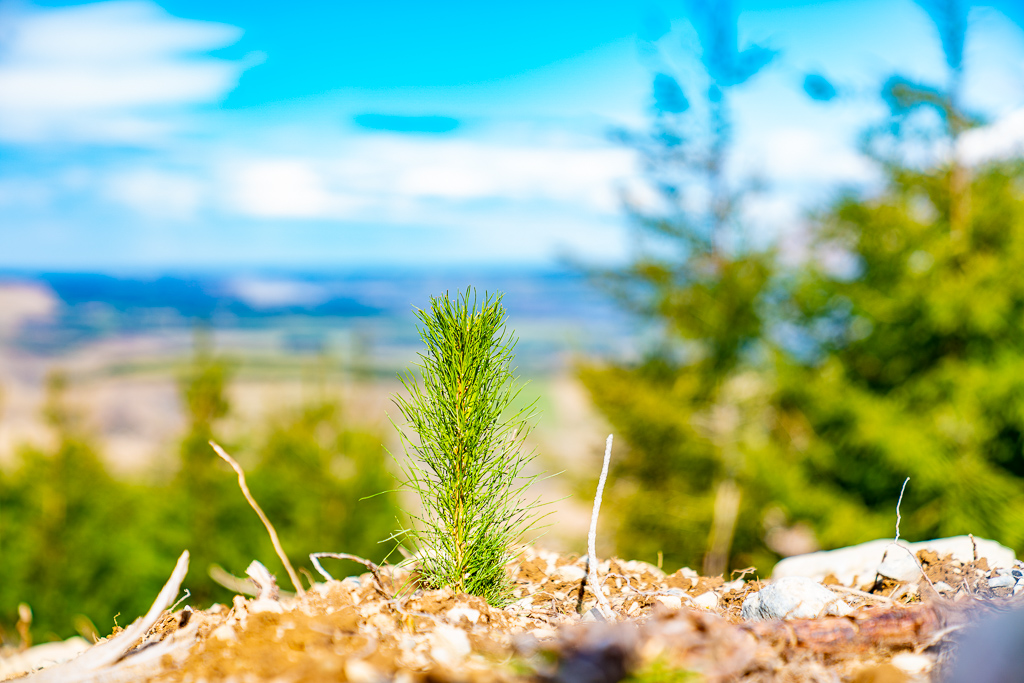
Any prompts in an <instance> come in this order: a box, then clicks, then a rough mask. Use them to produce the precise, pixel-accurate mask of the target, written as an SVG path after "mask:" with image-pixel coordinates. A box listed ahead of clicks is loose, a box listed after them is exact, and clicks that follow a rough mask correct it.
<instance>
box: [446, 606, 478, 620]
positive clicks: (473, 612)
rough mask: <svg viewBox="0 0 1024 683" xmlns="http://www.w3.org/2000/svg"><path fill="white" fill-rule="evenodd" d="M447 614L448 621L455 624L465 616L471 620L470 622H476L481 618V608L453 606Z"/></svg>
mask: <svg viewBox="0 0 1024 683" xmlns="http://www.w3.org/2000/svg"><path fill="white" fill-rule="evenodd" d="M446 616H447V617H448V621H450V622H452V623H453V624H457V623H459V621H461V620H462V618H463V617H465V618H466V619H468V620H469V623H471V624H475V623H476V622H477V621H478V620H479V619H480V610H478V609H473V608H472V607H452V608H451V609H450V610H448V612H447V614H446Z"/></svg>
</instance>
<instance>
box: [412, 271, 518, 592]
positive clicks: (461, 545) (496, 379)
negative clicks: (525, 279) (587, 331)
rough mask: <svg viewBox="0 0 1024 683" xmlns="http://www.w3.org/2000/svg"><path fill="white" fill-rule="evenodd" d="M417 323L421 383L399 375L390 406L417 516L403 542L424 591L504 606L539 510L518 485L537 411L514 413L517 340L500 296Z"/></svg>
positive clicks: (451, 306)
mask: <svg viewBox="0 0 1024 683" xmlns="http://www.w3.org/2000/svg"><path fill="white" fill-rule="evenodd" d="M416 315H417V317H418V318H419V323H420V325H419V333H420V338H421V339H422V341H423V343H424V344H425V345H426V350H425V351H424V352H423V353H421V354H420V363H419V364H418V366H417V367H418V368H419V370H420V373H419V374H420V376H421V377H420V378H419V379H418V378H417V377H416V376H415V375H414V374H413V372H412V371H408V372H406V373H405V374H404V375H401V376H400V377H401V380H402V383H403V385H404V386H405V389H406V391H407V393H408V396H396V397H395V403H396V404H397V406H398V408H399V410H401V413H402V415H403V417H404V418H405V420H406V426H407V427H408V433H407V432H406V431H404V430H402V429H399V433H400V434H401V436H402V442H403V446H404V447H405V452H406V455H407V458H406V460H405V462H404V464H403V465H402V469H403V474H404V479H405V480H404V482H403V485H404V486H407V487H409V488H410V489H412V490H413V491H415V492H416V493H417V494H418V496H419V499H420V502H421V508H422V511H421V512H420V513H419V514H410V515H409V516H410V517H411V518H412V520H413V525H412V527H413V528H411V529H408V530H405V531H404V532H403V533H404V534H405V536H406V538H407V539H408V541H410V542H411V545H412V546H413V547H414V549H415V551H416V552H417V555H418V561H419V572H420V577H421V580H422V582H423V583H424V585H426V586H428V587H431V588H440V587H443V586H449V587H451V588H453V589H454V590H455V591H457V592H462V593H469V594H471V595H477V596H480V597H482V598H484V599H485V600H487V602H489V603H490V604H492V605H503V604H506V603H507V602H508V601H509V600H510V596H511V585H510V582H509V579H508V576H507V574H506V572H505V565H506V563H507V562H508V561H509V560H510V559H512V557H513V547H514V544H515V543H516V542H517V541H518V540H519V538H520V536H521V535H522V534H523V533H524V532H525V531H526V530H527V529H529V528H530V526H531V524H532V522H533V519H534V515H533V510H534V509H535V508H536V501H533V502H529V503H528V502H526V501H525V500H524V497H523V496H524V493H525V491H526V488H527V487H528V486H529V484H530V483H531V482H532V481H533V479H534V477H532V476H525V475H524V469H525V468H526V466H527V464H528V463H529V462H530V461H531V460H532V459H533V454H532V453H529V454H526V453H524V452H523V441H524V439H525V438H526V435H527V433H528V432H529V430H530V428H531V426H532V425H531V422H532V420H533V419H534V414H535V411H534V406H533V404H530V405H528V406H526V407H525V408H522V409H520V410H518V411H517V410H514V409H513V407H512V404H513V403H514V402H515V401H516V398H517V396H518V395H519V392H520V391H521V387H520V386H519V384H518V382H517V380H516V378H515V376H514V374H513V368H512V367H511V363H512V358H513V349H514V348H515V344H516V338H515V335H514V333H513V332H511V331H509V330H508V329H507V328H506V326H505V321H506V314H505V309H504V307H503V306H502V304H501V295H500V294H499V295H496V296H490V295H487V294H485V295H484V297H483V301H482V305H480V306H479V307H478V305H477V297H476V293H475V292H474V291H473V290H471V289H467V290H466V291H465V292H464V293H460V294H459V296H458V297H457V298H456V299H455V300H454V301H453V300H452V299H451V298H450V297H449V296H448V294H447V293H446V294H445V295H444V296H441V297H431V300H430V310H429V311H424V310H419V311H417V312H416Z"/></svg>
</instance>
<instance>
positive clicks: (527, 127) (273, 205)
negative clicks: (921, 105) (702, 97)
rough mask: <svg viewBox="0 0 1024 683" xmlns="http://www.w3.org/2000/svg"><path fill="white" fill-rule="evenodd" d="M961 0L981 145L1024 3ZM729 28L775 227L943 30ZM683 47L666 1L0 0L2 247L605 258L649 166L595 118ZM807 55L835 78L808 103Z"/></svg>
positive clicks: (1006, 143)
mask: <svg viewBox="0 0 1024 683" xmlns="http://www.w3.org/2000/svg"><path fill="white" fill-rule="evenodd" d="M970 19H971V26H970V31H969V33H968V42H967V58H966V63H967V67H966V69H967V91H966V93H965V96H966V99H967V101H968V103H969V104H970V105H971V106H973V107H974V108H976V109H978V110H981V111H983V112H985V113H986V114H987V115H988V116H989V118H990V119H991V121H992V123H991V125H990V126H988V127H987V128H985V129H983V130H980V131H977V132H976V134H974V136H973V139H972V140H971V141H970V145H969V146H970V149H969V150H968V151H969V152H970V154H973V155H974V156H975V157H977V158H983V157H985V156H986V155H987V156H992V155H994V154H1001V153H1006V151H1007V150H1008V149H1010V148H1011V147H1012V146H1013V145H1015V144H1017V143H1018V142H1019V141H1020V140H1024V113H1022V112H1024V33H1022V31H1021V28H1020V25H1021V23H1022V22H1024V11H1022V10H1021V9H1019V8H1018V5H1017V3H1013V2H1004V3H1002V4H996V5H995V6H993V7H977V8H973V9H972V10H971V13H970ZM738 26H739V37H740V41H741V43H743V44H747V43H758V44H763V45H766V46H768V47H770V48H772V49H775V50H778V52H779V54H778V56H777V57H776V58H775V60H774V61H773V62H772V63H771V64H770V65H769V66H768V67H767V68H766V69H765V70H764V71H763V72H762V73H761V74H759V75H758V76H756V77H755V78H754V79H752V80H751V81H750V82H749V83H747V84H745V85H743V86H740V87H739V88H736V89H735V93H734V94H733V108H734V113H735V131H736V146H735V159H734V165H735V168H737V169H740V170H738V171H737V173H741V174H754V175H757V176H758V177H760V178H762V179H763V180H764V181H765V182H766V185H767V188H768V189H767V191H766V192H765V193H763V194H762V195H760V196H759V197H758V198H756V199H755V200H753V201H752V202H751V204H750V206H749V207H748V213H749V215H750V217H751V220H752V221H753V222H754V223H755V224H756V225H757V229H758V230H760V231H762V232H763V233H764V234H766V235H771V236H776V235H782V236H785V235H787V234H792V233H795V232H798V231H799V230H800V226H801V224H802V222H803V220H804V219H803V216H804V215H805V213H806V211H807V210H808V209H811V208H814V206H816V205H819V204H820V203H821V202H823V201H826V200H827V198H828V197H829V196H830V195H831V194H832V193H834V192H835V191H836V188H838V187H840V186H847V185H860V186H870V184H871V183H872V182H873V181H874V179H875V175H874V171H873V169H872V168H871V167H870V165H868V164H867V163H866V162H865V161H864V160H863V159H861V158H860V157H859V156H858V154H857V153H856V149H855V143H856V138H857V135H858V133H859V132H860V131H861V130H862V129H863V127H864V126H865V125H868V124H870V123H873V122H876V121H878V120H879V118H880V117H881V116H882V114H883V113H884V112H883V109H882V106H881V104H880V102H879V101H878V99H877V97H876V96H875V94H876V93H877V92H878V88H879V85H880V83H881V82H882V81H883V80H884V79H885V78H886V77H888V76H889V75H891V74H892V73H894V72H896V71H899V72H902V73H906V74H909V75H912V76H915V77H918V78H922V79H925V80H931V81H938V80H940V79H941V78H942V74H943V71H942V66H943V58H942V52H941V47H940V44H939V41H938V38H937V34H936V31H935V29H934V27H933V26H932V25H931V23H930V22H929V21H928V18H927V15H926V13H925V12H924V11H923V10H922V9H921V8H920V7H919V6H918V5H916V4H914V3H912V2H909V1H908V2H903V1H901V0H886V1H881V0H863V1H857V2H854V1H849V0H847V1H837V2H827V3H799V2H780V1H776V2H746V3H741V4H740V5H739V24H738ZM666 29H670V30H668V31H667V33H666V32H665V31H666ZM662 33H664V35H662V37H661V38H660V39H659V40H658V45H659V47H660V48H661V55H662V56H661V57H659V58H657V59H653V58H652V57H650V56H649V55H647V56H645V54H643V53H642V51H640V50H638V45H639V43H638V36H640V37H652V36H656V35H660V34H662ZM697 49H699V41H698V40H697V37H696V34H695V33H694V30H693V28H692V27H691V26H690V25H689V23H688V21H687V15H686V12H685V8H684V4H683V3H680V2H660V1H652V2H647V3H643V2H594V1H591V2H586V3H584V2H576V1H575V0H573V1H564V2H558V3H541V2H532V1H521V2H518V3H515V4H514V5H512V4H498V3H465V2H447V3H424V2H389V3H380V2H371V3H358V4H357V3H350V2H337V1H336V2H293V3H289V4H287V5H280V4H278V5H276V6H271V5H270V4H269V3H253V2H241V1H237V2H236V1H232V2H217V1H215V0H207V1H206V2H198V1H195V0H176V1H167V2H151V1H149V0H117V1H113V2H93V3H30V2H25V1H18V2H11V1H8V0H0V268H17V269H22V268H24V269H47V270H80V271H81V270H114V271H124V270H147V269H155V270H166V269H179V270H180V269H209V268H220V267H228V268H263V267H270V268H286V269H292V268H299V269H301V268H311V269H323V268H338V267H343V268H347V267H353V266H371V267H372V266H378V265H392V266H394V265H397V266H405V265H425V266H432V265H452V264H505V265H544V264H549V263H553V262H555V261H556V260H557V259H558V258H560V257H561V256H563V255H566V254H572V255H575V256H577V257H583V258H588V259H596V260H615V259H619V258H622V257H623V256H624V255H625V254H626V253H627V251H628V246H627V245H628V239H627V230H626V228H625V225H626V223H625V220H624V218H623V216H622V212H621V210H620V207H619V199H618V197H619V193H620V191H621V190H622V189H623V188H635V187H639V184H640V183H641V177H640V176H641V174H640V173H639V171H638V168H637V162H636V159H635V158H634V155H633V154H632V152H630V150H628V149H625V148H623V147H621V146H619V145H616V144H615V143H613V142H611V141H610V139H609V135H608V132H609V130H611V129H613V128H616V127H623V126H625V127H633V128H642V127H643V126H644V125H646V123H647V122H648V121H649V118H650V113H651V107H652V95H651V79H652V77H653V74H654V72H655V71H657V70H659V69H662V68H663V67H665V66H666V64H665V63H664V62H668V64H667V66H671V67H673V68H674V69H675V70H678V71H682V72H686V70H687V69H692V65H693V61H694V56H693V55H694V51H695V50H697ZM812 71H813V72H822V73H825V74H827V75H828V76H829V77H830V78H831V79H832V80H833V81H834V82H835V83H836V84H837V85H838V86H839V87H840V90H841V92H843V93H844V94H845V95H846V96H845V97H843V98H841V99H840V100H839V101H837V102H833V103H829V104H820V103H815V102H812V101H810V100H809V99H808V98H807V97H806V96H805V95H804V94H803V93H802V91H801V87H800V86H801V83H802V80H803V76H804V75H805V74H806V73H808V72H812Z"/></svg>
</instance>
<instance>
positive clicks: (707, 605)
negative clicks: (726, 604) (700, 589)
mask: <svg viewBox="0 0 1024 683" xmlns="http://www.w3.org/2000/svg"><path fill="white" fill-rule="evenodd" d="M693 604H694V605H696V606H697V607H700V608H701V609H715V608H717V607H718V594H717V593H715V592H714V591H708V592H707V593H701V594H700V595H698V596H697V597H695V598H694V599H693Z"/></svg>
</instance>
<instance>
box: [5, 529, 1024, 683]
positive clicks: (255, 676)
mask: <svg viewBox="0 0 1024 683" xmlns="http://www.w3.org/2000/svg"><path fill="white" fill-rule="evenodd" d="M940 546H941V544H940ZM882 552H885V550H883V551H882ZM893 553H896V554H900V553H902V554H903V555H906V558H907V561H910V560H912V559H916V560H917V562H916V563H911V564H913V565H916V573H915V571H914V570H913V569H914V568H913V567H911V569H910V570H909V571H908V569H907V567H906V562H903V561H902V560H901V561H900V562H901V563H902V564H903V567H902V568H901V569H900V571H903V572H906V573H908V574H909V576H903V577H902V578H901V579H894V578H891V577H887V576H883V575H881V574H878V573H877V572H875V574H874V576H861V575H855V576H853V577H852V578H853V581H852V582H851V581H849V579H850V577H847V579H848V583H849V584H850V585H844V583H843V582H842V581H840V579H839V578H838V577H837V576H836V573H835V572H830V573H829V574H828V575H826V576H824V577H813V576H812V577H806V576H805V577H793V576H792V575H790V576H789V577H788V578H784V579H778V580H776V581H774V582H768V581H765V580H763V579H761V578H759V577H756V576H754V575H751V574H735V575H734V576H731V577H727V578H723V577H706V576H698V575H697V573H696V572H693V571H691V570H689V569H682V570H679V571H677V572H675V573H673V574H666V573H665V572H662V571H661V570H660V569H658V568H657V567H655V566H652V565H650V564H646V563H644V562H636V561H623V560H618V559H611V560H606V561H604V562H601V563H600V564H599V565H598V567H597V570H598V572H597V573H598V576H599V578H600V580H601V581H602V582H603V586H602V590H603V592H604V593H605V595H606V596H607V598H608V601H609V604H610V606H611V609H612V611H613V612H614V618H613V619H610V620H606V619H605V618H603V617H602V616H601V612H600V611H599V610H598V609H595V606H596V600H595V597H594V593H593V592H592V591H591V590H590V589H589V588H588V587H587V586H586V580H585V577H586V559H585V558H579V557H574V556H564V555H558V554H554V553H550V552H545V551H543V550H535V549H532V548H525V549H524V550H523V552H522V554H521V556H520V557H519V558H518V559H517V561H516V562H514V563H512V564H511V565H510V567H509V570H510V572H511V575H512V577H513V578H514V582H515V601H514V602H513V603H512V604H510V605H509V606H507V607H505V608H503V609H498V608H494V607H491V606H488V605H487V604H486V603H485V602H484V601H482V600H481V599H479V598H475V597H472V596H468V595H457V594H455V593H453V592H452V591H450V590H419V589H417V588H416V585H415V580H414V579H415V577H414V575H412V574H410V572H409V571H407V570H405V569H401V568H398V567H391V566H386V567H382V568H380V569H379V571H377V572H374V573H370V572H367V573H365V574H363V575H361V576H358V577H348V578H345V579H343V580H340V581H336V580H330V581H325V582H323V583H319V582H318V583H314V584H312V586H311V587H310V588H309V589H307V590H305V592H304V594H303V595H302V596H294V595H289V594H286V593H283V592H278V591H277V588H276V586H274V585H266V584H267V583H268V581H267V580H266V579H265V578H263V579H260V577H259V575H258V574H257V575H256V577H257V580H258V581H260V583H256V584H254V585H256V589H255V590H254V592H256V593H258V597H245V596H242V595H238V596H236V597H235V599H234V602H233V604H232V605H215V606H213V607H212V608H210V609H207V610H204V611H198V610H193V609H191V608H189V607H187V606H186V607H184V608H182V609H177V610H175V611H170V610H168V609H167V608H168V607H169V606H170V605H171V603H173V601H174V600H175V598H176V596H177V594H178V590H179V587H180V584H181V581H182V579H183V578H184V575H185V571H186V570H187V554H186V555H184V556H183V558H182V561H179V564H178V567H177V568H176V570H175V574H174V575H173V576H172V577H171V580H170V581H169V582H168V585H167V586H166V587H165V589H164V591H163V592H162V593H161V595H160V596H159V597H158V599H157V602H156V603H155V604H154V606H153V609H152V610H151V611H150V613H149V614H148V615H146V617H143V618H141V619H140V620H139V621H137V622H136V623H135V624H132V625H131V626H129V627H128V628H127V629H125V630H124V631H123V632H120V633H115V634H112V635H111V636H110V637H109V638H107V639H104V640H102V641H100V642H99V643H98V644H96V645H92V646H91V647H89V646H88V645H87V644H85V643H84V642H78V641H69V643H64V644H47V645H44V646H38V647H37V648H31V649H29V650H26V651H20V652H19V651H17V650H16V649H15V648H8V649H7V651H6V652H5V653H4V654H5V656H3V657H0V680H5V679H7V678H12V677H16V676H19V675H24V674H25V673H26V672H29V671H35V672H34V673H31V674H30V675H29V676H28V677H27V678H26V680H27V681H31V682H32V683H47V682H49V681H54V682H56V681H61V682H66V683H74V682H77V681H81V682H86V681H89V682H94V681H97V682H98V681H104V682H113V681H151V682H153V683H156V682H160V683H171V682H194V683H198V682H200V681H211V682H212V681H237V682H239V683H248V682H250V681H251V682H254V683H256V682H264V681H275V682H276V681H281V682H289V683H291V682H295V683H297V682H300V681H302V682H305V681H309V682H314V681H317V682H319V681H355V682H363V683H370V682H377V681H401V682H413V681H494V682H502V681H559V682H566V683H570V682H571V683H576V682H580V683H605V682H607V683H612V682H615V681H623V680H626V681H635V682H639V681H644V682H649V683H655V682H660V681H667V682H672V681H691V680H694V681H700V680H703V681H709V682H715V681H774V680H786V681H857V682H858V683H868V682H871V681H876V682H879V683H882V682H885V683H889V682H893V683H897V682H899V681H928V680H942V677H943V676H947V678H948V676H950V675H952V676H955V675H956V674H955V673H952V674H951V673H950V672H952V671H953V669H952V668H951V667H952V666H953V665H954V663H955V661H956V657H955V655H956V652H957V647H958V643H959V638H960V636H961V635H962V634H964V633H969V632H970V630H971V628H972V625H973V624H974V622H978V621H982V622H984V621H985V619H986V618H990V617H991V615H993V614H997V613H1002V612H1006V611H1009V610H1012V609H1013V608H1014V607H1024V578H1022V576H1021V574H1020V569H1021V568H1022V567H1024V565H1021V564H1020V563H1018V562H1016V561H1015V560H1014V559H1013V558H1012V554H1011V555H1010V558H1009V560H1008V559H1007V558H1006V557H1001V558H1000V560H999V561H998V563H996V562H993V565H992V566H990V563H989V561H988V558H985V557H975V556H971V557H967V558H965V557H963V553H962V552H960V553H956V552H952V553H946V554H944V555H940V554H939V553H938V552H936V551H934V550H929V549H927V547H924V548H922V549H919V550H917V551H916V554H911V552H908V551H907V550H904V549H902V548H895V547H892V546H890V547H889V548H888V553H887V554H886V555H885V558H884V562H883V563H882V564H883V565H884V564H885V562H888V565H886V566H891V565H892V564H893V560H894V557H895V556H894V555H893ZM818 555H819V558H820V556H821V555H826V556H827V554H826V553H822V554H818ZM958 555H959V557H958ZM826 559H828V558H827V557H826ZM874 561H875V562H876V563H877V561H878V560H877V558H875V559H874ZM820 564H821V563H820V562H819V563H818V565H820ZM897 564H899V563H897ZM997 564H998V565H1000V566H995V565H997ZM826 565H827V563H826ZM816 566H817V565H816ZM879 566H882V565H879ZM884 568H885V567H883V569H884ZM922 569H923V572H924V573H923V574H921V570H922ZM790 571H791V573H792V570H790ZM815 571H819V572H820V566H818V568H817V569H816V570H815ZM838 573H843V571H842V570H838ZM890 573H894V572H890ZM915 574H916V575H915ZM768 587H770V589H769V590H768V591H765V590H764V589H766V588H768ZM762 591H763V592H762ZM1004 630H1005V629H1004ZM79 640H80V639H79ZM1022 643H1024V637H1022ZM40 648H42V650H40ZM47 648H48V649H47ZM61 648H63V649H61ZM34 651H36V652H34ZM83 651H84V652H83ZM1017 652H1019V651H1014V655H1015V656H1016V654H1017ZM79 653H82V654H79ZM75 655H78V656H77V657H74V656H75ZM71 657H74V658H71ZM61 660H68V661H61ZM997 663H998V662H995V661H994V660H992V659H991V658H990V659H989V660H988V661H987V664H986V665H989V664H990V665H991V666H995V665H996V664H997ZM983 674H984V672H982V671H974V672H973V673H972V675H973V678H972V680H977V681H983V680H984V675H983ZM951 680H952V679H951ZM991 680H993V681H994V680H1001V679H996V678H992V679H991ZM1006 680H1020V678H1018V679H1006Z"/></svg>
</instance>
